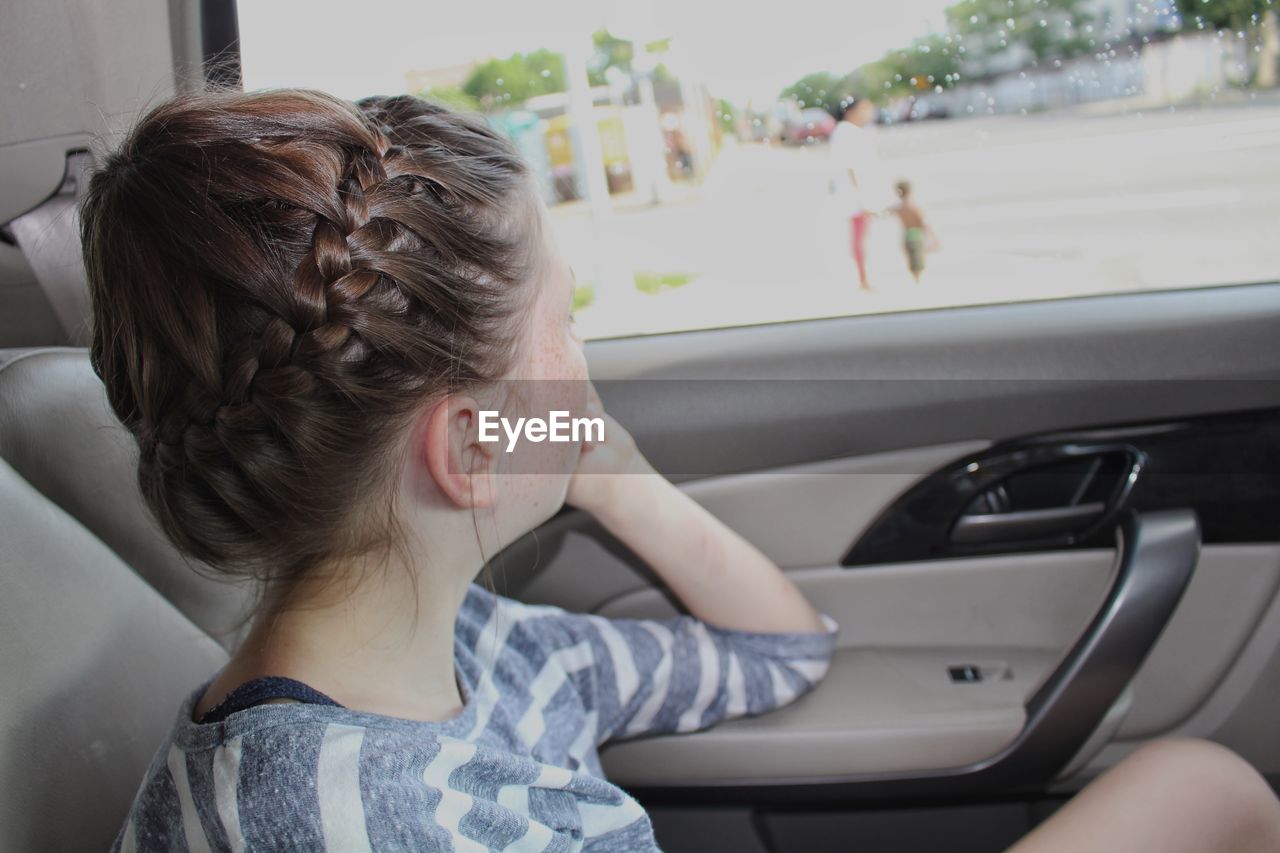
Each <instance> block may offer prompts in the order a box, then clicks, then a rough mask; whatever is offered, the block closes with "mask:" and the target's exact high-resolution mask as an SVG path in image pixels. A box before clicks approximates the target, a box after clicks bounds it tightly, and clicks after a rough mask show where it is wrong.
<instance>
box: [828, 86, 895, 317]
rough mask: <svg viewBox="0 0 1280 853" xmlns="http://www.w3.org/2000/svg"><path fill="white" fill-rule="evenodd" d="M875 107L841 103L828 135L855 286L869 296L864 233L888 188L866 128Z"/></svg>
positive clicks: (857, 100) (851, 101)
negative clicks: (854, 266)
mask: <svg viewBox="0 0 1280 853" xmlns="http://www.w3.org/2000/svg"><path fill="white" fill-rule="evenodd" d="M875 112H876V111H875V105H873V104H872V103H871V101H870V100H868V99H866V98H851V99H849V100H847V101H845V102H844V104H843V107H842V113H841V119H840V121H839V122H838V123H837V124H836V129H835V130H834V131H833V132H832V134H831V159H832V165H833V172H834V174H833V176H832V177H833V180H834V187H835V195H836V199H837V202H838V204H839V205H840V208H841V210H842V211H843V212H844V214H845V215H847V216H848V217H849V226H850V234H849V236H850V241H851V248H852V250H853V260H854V263H856V264H857V265H858V283H859V285H860V286H861V287H862V289H863V290H864V291H867V292H870V290H871V284H870V281H869V280H868V279H867V248H866V245H867V231H868V229H869V228H870V225H871V217H872V215H874V213H875V212H877V211H880V210H884V209H885V208H887V207H889V206H890V205H891V204H892V203H893V200H892V199H891V198H890V197H889V193H888V185H887V182H886V181H885V180H884V178H883V175H882V174H881V169H880V156H879V154H878V153H877V152H876V144H875V139H874V138H873V136H872V134H873V132H874V131H871V130H868V125H870V124H872V123H873V122H874V121H875Z"/></svg>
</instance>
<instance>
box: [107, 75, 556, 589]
mask: <svg viewBox="0 0 1280 853" xmlns="http://www.w3.org/2000/svg"><path fill="white" fill-rule="evenodd" d="M528 178H529V173H528V170H527V168H526V167H525V166H524V164H523V163H522V161H521V160H520V158H519V156H518V154H517V153H516V152H515V150H514V148H513V147H512V146H511V145H510V143H508V142H507V141H506V140H505V139H504V138H503V137H501V136H499V135H498V134H497V133H495V132H494V131H493V130H491V129H490V128H489V127H488V126H487V125H486V124H485V123H484V122H483V120H482V119H479V118H473V117H468V116H465V115H460V114H457V113H453V112H450V111H449V110H446V109H444V108H443V107H440V106H438V105H435V104H432V103H429V102H426V101H422V100H420V99H417V98H412V97H407V96H401V97H391V98H373V99H368V100H365V101H362V102H360V103H359V104H358V105H354V104H351V103H348V102H345V101H341V100H338V99H336V98H333V97H330V96H328V95H325V94H322V93H318V92H308V91H299V90H281V91H271V92H262V93H254V94H243V93H233V92H225V93H210V94H201V95H194V96H183V97H179V98H176V99H173V100H169V101H167V102H165V103H163V104H161V105H159V106H157V107H156V108H154V109H152V110H151V111H150V112H149V113H148V114H147V115H145V116H144V117H143V118H142V119H141V121H140V122H139V123H138V124H137V125H136V126H135V127H134V129H133V130H132V132H131V133H130V134H129V135H128V137H127V139H125V141H124V143H123V145H122V146H121V147H120V148H119V149H118V150H117V151H116V152H115V153H113V154H111V155H110V156H109V157H108V158H107V159H106V161H105V163H104V166H103V168H102V169H101V170H100V171H98V172H97V173H96V174H95V175H94V177H93V179H92V182H91V185H90V188H89V191H88V193H87V195H86V198H85V201H84V204H83V208H82V237H83V244H84V258H85V266H86V271H87V274H88V279H89V286H90V293H91V297H92V303H93V319H94V323H93V326H94V331H93V341H92V345H91V348H90V359H91V362H92V364H93V368H94V370H95V372H96V373H97V374H98V376H99V377H100V378H101V379H102V381H103V383H104V385H105V386H106V390H107V396H108V399H109V401H110V403H111V406H112V408H113V410H114V411H115V413H116V415H117V417H118V418H119V419H120V421H121V422H122V423H123V424H124V425H125V427H127V428H128V430H129V431H130V432H131V433H132V435H133V436H134V438H135V439H136V441H137V444H138V448H139V459H138V482H139V485H140V487H141V491H142V495H143V497H144V499H145V501H146V503H147V505H148V506H149V507H150V509H151V511H152V512H153V513H154V514H155V516H156V518H157V519H158V520H159V522H160V525H161V527H162V529H163V530H164V532H165V533H166V535H167V536H168V537H169V538H170V539H171V540H172V541H173V542H174V543H175V544H176V545H177V546H178V548H179V549H180V550H181V551H182V552H184V553H186V554H188V555H190V556H192V557H195V558H196V559H199V560H202V561H204V562H206V563H207V564H209V565H210V566H212V567H213V568H214V569H216V570H219V571H221V572H224V573H226V574H228V575H231V576H250V577H254V578H257V579H258V580H260V581H264V582H267V583H268V584H271V583H274V582H279V581H288V580H291V579H297V578H299V577H301V576H302V575H303V574H304V573H307V572H310V571H314V570H316V569H317V568H318V567H321V566H325V565H334V564H336V562H337V561H339V560H342V559H345V558H348V557H352V556H356V555H361V554H365V553H367V552H369V551H370V549H373V548H376V547H379V546H383V547H395V546H396V545H397V543H396V542H395V541H394V540H395V539H396V535H397V530H398V527H397V524H396V521H395V520H394V516H395V513H394V493H395V489H394V485H395V482H396V480H395V477H394V476H392V473H393V471H394V470H396V465H397V464H398V461H399V460H400V459H401V458H402V456H399V455H398V454H403V453H404V452H406V451H405V446H404V445H405V436H406V433H407V426H408V424H409V423H410V422H411V421H412V418H413V417H414V415H415V414H416V413H417V412H418V411H420V409H421V407H422V406H423V404H424V403H425V402H427V401H429V400H430V399H432V398H433V397H434V396H437V395H443V394H447V393H452V392H453V391H455V390H457V389H459V388H464V387H467V386H468V385H470V384H472V383H482V382H487V381H491V380H493V379H495V378H497V377H499V376H500V375H501V374H502V373H503V372H504V371H506V370H507V369H509V367H510V365H511V360H512V358H513V357H514V356H513V352H512V350H513V342H514V341H515V340H516V339H517V332H518V329H517V325H518V323H517V321H516V319H515V318H516V317H517V316H519V315H520V314H521V309H522V306H523V305H525V304H527V300H528V299H529V298H531V297H530V296H529V295H528V293H527V292H526V291H529V290H531V288H523V289H522V288H520V287H519V285H520V284H521V283H522V282H523V281H524V280H526V279H527V278H528V277H529V275H530V274H531V271H532V269H533V264H535V263H536V261H535V258H534V255H535V253H534V250H533V248H532V247H533V245H534V243H535V240H534V237H533V230H534V228H535V226H534V224H533V223H534V222H535V221H536V216H534V215H533V207H532V204H531V202H532V200H533V198H534V196H533V192H532V188H531V187H532V185H531V183H530V182H529V180H528Z"/></svg>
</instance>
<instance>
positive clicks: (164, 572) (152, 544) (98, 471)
mask: <svg viewBox="0 0 1280 853" xmlns="http://www.w3.org/2000/svg"><path fill="white" fill-rule="evenodd" d="M0 457H3V459H4V460H5V461H6V462H8V463H9V465H11V466H12V467H13V469H14V470H15V471H16V472H17V473H18V474H19V475H20V476H21V477H22V478H23V479H24V480H26V481H27V482H28V483H30V484H31V486H32V487H34V488H35V489H36V490H37V491H39V492H40V493H41V494H42V495H44V497H45V498H47V499H48V500H49V501H51V502H53V503H54V504H56V505H57V506H59V507H61V508H62V509H63V510H65V511H66V512H67V513H68V514H69V515H71V516H72V517H74V518H75V519H76V520H77V521H79V522H80V523H81V524H83V525H84V527H85V528H87V529H88V530H89V531H90V532H91V533H93V535H95V536H97V537H98V538H99V539H100V540H102V542H103V543H105V544H106V545H107V547H109V548H110V549H111V550H112V551H114V552H115V553H116V555H117V556H119V558H120V559H121V560H123V561H124V563H126V564H127V565H128V566H130V567H131V568H132V569H133V570H134V571H136V572H137V573H138V575H139V576H141V577H142V578H143V579H144V580H145V581H146V582H147V583H148V584H150V585H151V586H152V587H153V588H154V589H155V590H156V591H157V592H158V593H159V594H160V595H161V596H162V597H163V598H165V599H166V600H168V601H169V602H170V603H171V604H173V606H174V607H176V608H177V609H178V610H179V611H180V612H181V613H182V614H184V615H185V616H186V617H187V618H189V619H190V620H191V621H192V622H194V623H195V624H196V625H198V626H199V627H200V628H202V629H203V630H204V631H206V632H207V633H209V634H210V635H212V636H214V637H216V638H217V639H218V640H219V642H221V643H222V644H223V645H224V646H225V647H227V648H231V647H232V646H233V645H234V644H235V641H236V640H237V639H238V635H239V633H240V632H241V628H242V624H241V623H242V622H243V618H244V615H245V612H246V608H247V606H248V604H249V601H250V598H251V589H250V587H249V585H248V584H243V583H242V584H231V583H227V582H225V581H221V580H215V579H212V578H211V577H208V576H205V575H202V574H200V571H199V570H200V569H201V568H202V567H201V565H200V564H199V563H196V562H195V561H192V560H189V559H188V558H186V557H183V556H182V555H180V554H179V553H178V551H177V549H175V548H174V547H173V545H172V544H171V543H170V542H169V540H168V538H167V537H165V535H164V534H163V533H162V532H161V531H160V528H159V525H158V524H157V523H156V521H155V519H154V518H153V517H152V515H151V514H150V512H149V511H148V510H147V508H146V505H145V504H144V503H143V500H142V495H141V493H140V492H139V490H138V484H137V446H136V444H135V443H134V441H133V438H132V436H130V435H129V434H128V432H127V431H126V430H125V429H124V428H123V427H122V426H121V425H120V422H119V421H118V420H117V419H116V417H115V415H114V414H113V413H112V411H111V409H110V406H109V405H108V403H107V399H106V391H105V389H104V388H103V386H102V383H101V381H100V380H99V379H98V377H97V376H96V375H95V374H94V372H93V369H92V367H91V366H90V364H89V355H88V350H85V349H76V348H58V349H37V350H25V351H19V352H13V351H0ZM206 571H207V569H206Z"/></svg>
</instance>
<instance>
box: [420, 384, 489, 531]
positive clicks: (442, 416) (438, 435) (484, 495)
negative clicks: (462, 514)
mask: <svg viewBox="0 0 1280 853" xmlns="http://www.w3.org/2000/svg"><path fill="white" fill-rule="evenodd" d="M479 421H480V404H479V403H477V402H476V401H475V400H473V399H472V398H471V397H468V396H466V395H463V394H455V395H453V396H450V397H446V398H445V399H443V400H441V401H440V402H439V403H437V404H436V406H435V408H433V409H432V410H431V411H430V412H429V413H428V415H427V423H426V429H425V430H424V432H423V433H422V434H421V435H422V437H421V439H420V441H422V442H423V446H421V447H420V448H419V452H420V453H421V454H422V455H423V457H424V458H425V460H426V463H427V470H428V471H430V472H431V477H432V479H433V480H435V482H436V485H437V486H439V487H440V491H441V492H442V493H443V494H444V496H445V497H447V498H448V499H449V500H450V501H452V502H453V504H454V505H455V506H457V507H459V508H462V509H487V508H489V507H492V506H493V504H494V500H495V498H496V492H495V483H494V474H495V471H494V462H495V460H494V452H495V451H496V450H497V449H498V447H499V446H500V444H499V443H497V442H482V441H480V429H479Z"/></svg>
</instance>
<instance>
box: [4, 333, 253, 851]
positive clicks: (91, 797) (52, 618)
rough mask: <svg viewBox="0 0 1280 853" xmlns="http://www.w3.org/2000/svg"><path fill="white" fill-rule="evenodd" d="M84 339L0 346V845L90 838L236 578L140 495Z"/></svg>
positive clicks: (82, 844) (109, 820)
mask: <svg viewBox="0 0 1280 853" xmlns="http://www.w3.org/2000/svg"><path fill="white" fill-rule="evenodd" d="M135 453H136V450H135V449H134V446H133V443H132V440H131V438H130V437H129V436H128V434H127V433H126V432H125V431H124V429H123V428H122V427H121V426H120V425H119V423H118V422H117V421H116V420H115V417H114V416H113V415H112V413H111V411H110V409H109V408H108V406H107V402H106V397H105V394H104V392H103V388H102V386H101V384H100V383H99V381H98V379H97V377H96V376H95V375H94V374H93V371H92V370H91V368H90V366H89V360H88V354H87V352H86V351H85V350H83V349H42V350H24V351H13V350H0V457H2V461H0V506H2V507H3V508H4V512H3V515H0V791H3V792H4V795H3V797H0V850H44V849H48V850H68V849H102V848H104V847H105V846H106V845H108V844H109V843H110V841H111V839H112V838H113V837H114V835H115V833H116V831H117V830H118V829H119V827H120V825H121V824H122V822H123V818H124V815H125V813H126V811H127V810H128V807H129V803H130V802H131V801H132V798H133V795H134V793H135V791H136V789H137V785H138V783H139V781H140V780H141V778H142V776H143V773H144V771H145V769H146V765H147V762H148V761H149V760H150V758H151V756H152V754H153V752H154V750H155V748H156V747H157V746H158V745H159V743H160V741H161V740H162V739H163V737H164V735H165V733H166V731H167V730H168V727H169V725H170V724H171V723H172V721H173V716H174V714H175V712H176V709H177V705H178V703H179V702H180V701H181V699H182V697H184V696H185V695H186V693H187V692H189V691H190V690H192V689H193V688H194V687H195V686H196V685H197V684H198V683H199V681H200V680H202V679H203V678H205V677H206V676H208V675H211V674H212V673H213V672H214V671H215V670H216V669H217V668H218V667H219V666H221V665H222V664H223V663H224V662H225V661H226V659H227V650H228V649H229V648H230V647H231V646H232V645H233V644H234V642H235V639H236V636H237V633H238V632H237V628H238V623H239V622H240V620H241V617H242V614H243V610H244V607H245V605H246V603H247V599H248V590H247V589H246V588H244V587H242V586H233V585H228V584H225V583H221V582H218V581H214V580H211V579H209V578H206V577H202V576H201V575H200V574H198V573H197V571H196V569H198V566H195V567H193V566H191V565H189V561H187V560H185V559H183V558H182V557H181V556H179V555H178V554H177V552H176V551H175V550H174V549H173V548H172V546H171V545H169V543H168V541H167V540H166V539H165V538H164V536H163V535H162V534H161V533H160V531H159V528H158V527H157V525H156V524H155V523H154V521H153V520H152V519H151V517H150V516H149V514H148V513H147V511H146V509H145V507H144V506H143V503H142V499H141V496H140V495H139V493H138V489H137V485H136V481H135V477H134V470H133V463H134V454H135Z"/></svg>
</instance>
